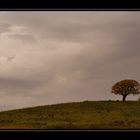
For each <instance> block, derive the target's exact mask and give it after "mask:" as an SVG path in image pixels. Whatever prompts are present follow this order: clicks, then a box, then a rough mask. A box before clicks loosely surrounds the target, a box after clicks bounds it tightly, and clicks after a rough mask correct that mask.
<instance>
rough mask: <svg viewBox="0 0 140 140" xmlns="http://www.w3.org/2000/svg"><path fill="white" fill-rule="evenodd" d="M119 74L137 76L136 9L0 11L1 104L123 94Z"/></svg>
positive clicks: (139, 34) (139, 29)
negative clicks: (116, 90) (117, 91)
mask: <svg viewBox="0 0 140 140" xmlns="http://www.w3.org/2000/svg"><path fill="white" fill-rule="evenodd" d="M123 79H134V80H137V81H138V82H140V12H139V11H137V12H136V11H128V12H127V11H116V12H115V11H114V12H113V11H102V12H101V11H91V12H88V11H85V12H84V11H79V12H76V11H75V12H74V11H71V12H70V11H69V12H68V11H44V12H42V11H36V12H35V11H34V12H33V11H32V12H31V11H24V12H23V11H17V12H12V11H7V12H6V11H1V12H0V110H3V109H14V108H23V107H30V106H37V105H47V104H55V103H61V102H76V101H85V100H109V99H111V100H117V99H119V100H121V98H122V97H121V96H119V95H113V94H111V86H112V85H113V84H114V83H115V82H117V81H120V80H123ZM138 98H139V96H133V95H132V96H129V97H128V98H127V99H129V100H130V99H135V100H137V99H138Z"/></svg>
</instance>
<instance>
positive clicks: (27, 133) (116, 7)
mask: <svg viewBox="0 0 140 140" xmlns="http://www.w3.org/2000/svg"><path fill="white" fill-rule="evenodd" d="M1 11H140V7H139V2H138V1H137V2H134V1H131V2H130V1H127V3H125V2H124V3H122V2H119V1H117V2H116V1H114V0H112V1H107V0H105V1H104V0H103V1H99V0H98V1H96V2H95V1H94V2H93V1H91V2H88V1H79V2H78V1H77V2H76V1H74V2H72V1H70V2H69V1H65V2H64V1H57V0H56V1H55V2H54V1H47V0H40V1H38V2H36V0H14V1H12V0H7V1H3V2H2V3H1V4H0V12H1ZM139 133H140V129H96V130H95V129H93V130H90V129H76V130H74V129H68V130H64V129H59V130H56V129H50V130H49V129H0V138H18V139H27V138H28V139H31V138H39V139H41V138H44V137H46V138H48V137H50V138H55V137H56V138H57V139H59V138H62V139H63V138H64V139H69V138H76V137H77V138H78V139H80V138H79V137H81V138H85V139H88V138H91V137H92V138H96V137H97V139H100V138H102V137H103V139H106V138H107V139H115V138H116V139H119V138H133V139H134V138H135V137H136V138H137V137H139ZM15 136H16V137H15Z"/></svg>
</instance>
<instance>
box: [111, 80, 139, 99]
mask: <svg viewBox="0 0 140 140" xmlns="http://www.w3.org/2000/svg"><path fill="white" fill-rule="evenodd" d="M112 93H114V94H119V95H122V96H123V99H122V100H123V101H125V99H126V96H127V95H129V94H133V95H136V94H140V85H139V83H138V82H137V81H135V80H122V81H119V82H117V83H115V84H114V85H113V86H112Z"/></svg>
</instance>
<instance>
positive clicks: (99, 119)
mask: <svg viewBox="0 0 140 140" xmlns="http://www.w3.org/2000/svg"><path fill="white" fill-rule="evenodd" d="M115 128H117V129H133V128H137V129H140V102H138V101H126V102H121V101H85V102H78V103H65V104H56V105H48V106H38V107H32V108H25V109H18V110H12V111H3V112H0V129H115Z"/></svg>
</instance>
